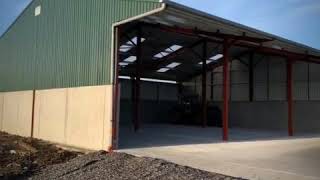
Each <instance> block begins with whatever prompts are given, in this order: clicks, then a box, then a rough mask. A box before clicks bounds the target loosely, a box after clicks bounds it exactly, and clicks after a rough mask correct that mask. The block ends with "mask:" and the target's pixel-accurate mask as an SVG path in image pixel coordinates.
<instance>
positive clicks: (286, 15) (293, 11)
mask: <svg viewBox="0 0 320 180" xmlns="http://www.w3.org/2000/svg"><path fill="white" fill-rule="evenodd" d="M174 1H176V2H179V3H181V4H184V5H187V6H190V7H193V8H196V9H199V10H202V11H205V12H208V13H210V14H213V15H216V16H220V17H223V18H226V19H228V20H232V21H235V22H238V23H241V24H244V25H247V26H250V27H253V28H257V29H259V30H262V31H265V32H269V33H272V34H275V35H278V36H282V37H284V38H287V39H290V40H293V41H297V42H300V43H303V44H306V45H309V46H311V47H314V48H317V49H320V0H268V1H263V0H223V1H222V0H174ZM29 2H30V0H1V1H0V34H2V33H3V32H4V31H5V30H6V29H7V28H8V26H9V25H10V24H11V23H12V22H13V21H14V20H15V18H16V17H17V16H18V15H19V14H20V13H21V11H22V10H23V9H24V8H25V7H26V5H27V4H28V3H29Z"/></svg>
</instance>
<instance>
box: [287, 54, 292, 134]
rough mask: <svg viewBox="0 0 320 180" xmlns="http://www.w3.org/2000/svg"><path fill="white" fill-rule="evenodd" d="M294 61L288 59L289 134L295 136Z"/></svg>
mask: <svg viewBox="0 0 320 180" xmlns="http://www.w3.org/2000/svg"><path fill="white" fill-rule="evenodd" d="M292 88H293V79H292V61H290V60H289V61H287V96H288V97H287V98H288V135H289V136H293V92H292Z"/></svg>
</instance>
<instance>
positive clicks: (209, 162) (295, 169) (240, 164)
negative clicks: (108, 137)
mask: <svg viewBox="0 0 320 180" xmlns="http://www.w3.org/2000/svg"><path fill="white" fill-rule="evenodd" d="M180 136H181V135H180ZM140 137H143V136H140ZM318 137H319V136H318ZM318 137H309V138H306V137H300V138H298V137H295V138H291V139H279V140H257V141H247V142H230V143H222V142H220V143H219V142H216V143H207V144H192V145H190V144H188V145H170V146H157V147H156V146H155V147H150V146H149V147H147V148H140V147H139V148H133V149H122V150H120V151H121V152H126V153H129V154H133V155H136V156H146V157H153V158H160V159H164V160H167V161H170V162H174V163H177V164H180V165H185V166H190V167H193V168H198V169H201V170H206V171H211V172H215V173H220V174H225V175H230V176H235V177H242V178H247V179H253V180H279V179H280V180H304V179H305V180H315V179H320V171H319V167H320V138H318ZM171 139H172V138H171ZM141 140H142V139H140V140H139V141H141ZM133 141H134V140H133ZM154 141H156V139H155V140H154Z"/></svg>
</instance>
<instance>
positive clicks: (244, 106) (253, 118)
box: [230, 102, 287, 130]
mask: <svg viewBox="0 0 320 180" xmlns="http://www.w3.org/2000/svg"><path fill="white" fill-rule="evenodd" d="M286 112H287V106H286V103H285V102H255V103H246V102H238V103H231V106H230V125H231V126H232V127H241V128H251V129H269V130H271V129H272V130H278V129H285V128H286V127H287V120H286V118H287V113H286Z"/></svg>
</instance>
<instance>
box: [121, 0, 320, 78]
mask: <svg viewBox="0 0 320 180" xmlns="http://www.w3.org/2000/svg"><path fill="white" fill-rule="evenodd" d="M165 3H166V5H167V6H166V8H165V10H164V11H162V12H160V13H157V14H155V15H151V16H147V17H144V18H142V19H140V20H139V21H134V22H131V23H128V24H126V25H125V26H123V28H121V39H120V45H121V47H120V59H121V60H120V65H121V70H120V74H121V75H125V76H134V74H135V72H136V63H135V61H136V60H137V58H136V48H135V47H136V44H137V31H138V30H139V29H140V30H141V32H142V37H141V42H142V43H141V45H142V53H141V54H142V56H141V61H142V64H141V66H142V68H141V69H142V72H141V73H142V74H143V77H147V78H155V79H166V80H175V81H185V80H188V79H190V78H192V77H195V76H198V75H200V74H201V72H202V70H203V68H202V64H203V63H202V62H203V59H206V62H207V68H206V69H208V71H210V70H212V69H213V68H214V67H217V66H219V65H220V61H221V59H222V56H221V54H222V44H223V41H226V40H227V41H229V42H230V43H231V44H232V46H231V48H230V56H231V57H232V58H231V60H235V59H238V60H239V59H241V58H242V57H243V56H246V55H248V54H249V53H252V52H254V53H258V54H263V55H267V56H280V57H284V58H290V59H291V60H300V61H307V62H312V63H320V51H319V50H316V49H313V48H311V47H308V46H305V45H302V44H299V43H295V42H292V41H289V40H286V39H284V38H281V37H277V36H274V35H271V34H268V33H265V32H261V31H258V30H255V29H252V28H249V27H246V26H243V25H240V24H237V23H234V22H231V21H228V20H224V19H222V18H219V17H216V16H212V15H209V14H206V13H203V12H200V11H197V10H194V9H191V8H188V7H185V6H182V5H180V4H177V3H174V2H171V1H165ZM204 42H206V43H204ZM204 44H206V46H204ZM204 49H206V50H205V51H204ZM203 52H206V56H204V53H203Z"/></svg>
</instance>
